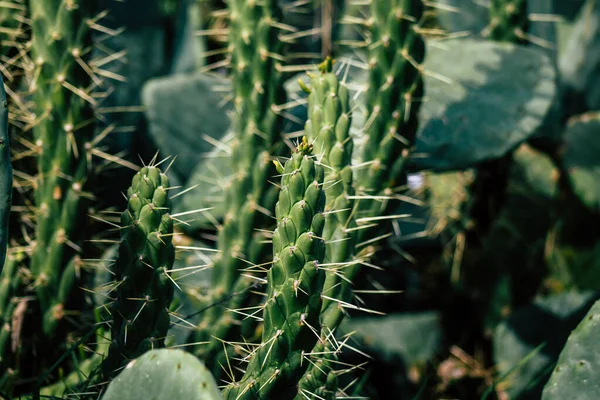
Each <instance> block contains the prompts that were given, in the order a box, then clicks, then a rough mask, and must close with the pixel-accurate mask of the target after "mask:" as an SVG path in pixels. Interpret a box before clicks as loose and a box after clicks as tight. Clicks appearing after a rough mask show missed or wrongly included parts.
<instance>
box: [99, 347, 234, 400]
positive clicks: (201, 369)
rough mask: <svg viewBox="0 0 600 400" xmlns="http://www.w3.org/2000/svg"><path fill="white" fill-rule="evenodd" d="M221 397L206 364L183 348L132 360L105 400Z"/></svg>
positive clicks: (151, 352) (108, 389) (117, 378)
mask: <svg viewBox="0 0 600 400" xmlns="http://www.w3.org/2000/svg"><path fill="white" fill-rule="evenodd" d="M137 399H171V400H184V399H185V400H220V399H223V397H222V396H221V393H220V392H219V389H218V388H217V384H216V383H215V379H214V378H213V377H212V375H211V373H210V371H209V370H208V369H207V368H206V367H205V366H204V364H203V363H202V362H201V361H200V360H198V359H196V358H195V357H194V356H193V355H191V354H189V353H186V352H184V351H183V350H173V349H158V350H152V351H148V352H146V353H145V354H143V355H142V356H140V357H139V358H136V359H135V360H132V361H131V362H130V363H129V364H128V365H127V366H126V367H125V369H124V370H123V371H121V373H119V375H117V376H116V377H115V379H114V380H113V381H112V382H111V383H110V385H108V388H107V389H106V393H105V394H104V396H103V397H102V400H137Z"/></svg>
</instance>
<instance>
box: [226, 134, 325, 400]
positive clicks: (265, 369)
mask: <svg viewBox="0 0 600 400" xmlns="http://www.w3.org/2000/svg"><path fill="white" fill-rule="evenodd" d="M311 151H312V145H310V144H309V143H308V141H307V140H306V138H304V140H303V141H302V143H301V144H300V145H299V146H298V148H297V151H296V152H295V153H294V154H293V155H292V157H291V159H290V160H288V161H287V162H286V163H285V166H284V172H283V174H281V175H282V178H281V191H280V194H279V201H278V202H277V205H276V207H275V213H276V217H277V228H276V230H275V232H274V233H273V265H272V267H271V269H270V270H269V272H268V275H267V281H268V292H267V302H266V304H265V306H264V314H263V319H264V330H263V334H262V343H261V345H260V346H258V347H257V348H256V349H255V350H254V351H253V352H252V353H251V354H250V355H249V356H248V358H249V364H248V366H247V369H246V373H245V375H244V376H243V377H242V379H241V380H240V381H239V382H235V383H233V384H231V385H229V386H227V387H226V388H225V389H224V395H225V398H227V399H264V398H275V397H276V398H278V399H289V398H294V396H295V395H296V392H297V389H296V384H297V382H298V381H299V379H300V377H301V376H302V374H303V373H304V371H305V370H306V368H307V362H306V361H305V360H304V357H305V356H304V353H305V352H309V351H310V350H311V349H312V348H313V346H314V345H315V344H316V341H317V332H318V329H319V312H320V309H321V292H322V289H323V282H324V278H325V276H324V273H325V271H324V270H322V269H321V268H320V267H319V264H321V263H322V261H323V257H324V252H325V242H324V240H323V239H322V237H321V235H322V232H323V226H324V223H325V218H324V216H323V209H324V206H325V193H324V191H323V188H322V185H323V175H324V172H323V167H321V166H320V165H319V164H318V163H317V162H315V160H314V159H313V157H312V156H311V155H310V154H311Z"/></svg>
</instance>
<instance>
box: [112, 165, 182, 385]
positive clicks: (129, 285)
mask: <svg viewBox="0 0 600 400" xmlns="http://www.w3.org/2000/svg"><path fill="white" fill-rule="evenodd" d="M168 189H169V179H168V178H167V176H166V175H165V174H163V173H162V172H161V171H160V169H159V168H158V167H153V166H150V167H144V168H142V169H141V170H140V172H138V173H137V174H136V175H135V176H134V177H133V180H132V183H131V187H130V188H129V190H128V191H127V198H128V205H127V210H125V211H124V212H123V213H122V214H121V226H122V229H121V243H120V245H119V255H118V257H117V261H116V266H115V268H116V274H117V279H120V280H121V282H120V284H119V286H118V289H117V299H116V301H115V302H114V303H113V305H112V307H111V311H110V312H111V315H112V328H111V333H112V335H111V338H112V342H111V345H110V349H109V354H108V357H107V358H106V360H105V361H104V363H103V370H104V374H105V375H106V376H107V377H110V376H112V375H113V374H114V372H115V370H117V369H118V368H119V367H120V366H121V365H122V364H123V363H124V362H126V361H127V360H130V359H133V358H135V357H137V356H139V355H141V354H142V353H144V352H145V351H147V350H150V349H152V348H155V347H162V346H163V345H164V338H165V336H166V335H167V331H168V329H169V323H170V317H169V312H168V307H169V305H170V304H171V301H172V299H173V290H174V288H173V286H174V285H173V282H172V281H171V278H170V277H169V276H168V275H167V273H168V272H167V271H168V270H170V269H171V267H172V266H173V262H174V260H175V248H174V246H173V243H172V236H173V219H172V217H171V215H170V214H169V210H170V206H171V205H170V200H169V198H168V195H167V191H168Z"/></svg>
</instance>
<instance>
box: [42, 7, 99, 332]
mask: <svg viewBox="0 0 600 400" xmlns="http://www.w3.org/2000/svg"><path fill="white" fill-rule="evenodd" d="M94 11H95V1H90V0H49V1H48V0H32V1H30V12H31V21H32V22H31V23H32V36H33V39H32V46H31V50H32V59H33V61H34V64H35V66H34V71H33V76H34V80H33V82H32V86H31V90H32V91H33V97H34V100H35V125H34V127H33V134H34V139H35V145H36V147H37V149H38V151H39V153H38V177H37V180H36V186H35V203H36V207H37V225H36V232H35V234H36V242H35V246H34V248H33V254H32V259H31V264H30V269H31V273H32V274H33V276H34V277H35V279H36V292H37V295H38V299H39V302H40V307H41V310H42V312H43V313H44V314H45V315H44V320H45V321H46V323H44V326H43V328H44V332H45V333H46V334H52V332H53V331H54V329H55V327H56V325H57V324H56V322H57V321H58V320H61V319H62V317H63V316H64V313H63V312H62V311H63V309H64V304H63V303H62V302H61V301H60V299H58V298H57V294H58V291H59V288H61V289H60V290H65V291H67V292H68V291H70V290H71V288H72V284H73V276H72V275H71V274H69V273H67V274H64V273H63V272H64V271H65V268H66V265H68V264H70V263H69V260H71V259H72V257H73V253H74V251H73V248H77V246H78V242H79V241H80V240H79V239H78V238H77V235H75V232H77V231H78V230H79V229H80V228H81V221H82V220H84V219H85V218H84V216H85V210H86V209H85V200H86V197H88V195H86V193H85V188H86V187H87V185H88V183H89V181H90V178H91V172H92V171H91V165H90V157H91V154H90V152H89V142H90V141H91V139H92V136H93V133H94V105H95V103H96V101H95V100H94V98H93V97H92V95H91V94H90V91H91V89H90V88H91V87H93V84H92V77H91V76H90V73H89V72H88V71H87V70H86V69H85V68H83V67H82V65H85V63H86V59H87V56H88V55H89V53H90V48H91V44H92V42H91V28H90V20H91V18H92V16H93V12H94ZM71 265H72V264H71ZM76 267H77V266H75V268H76ZM67 272H69V271H67Z"/></svg>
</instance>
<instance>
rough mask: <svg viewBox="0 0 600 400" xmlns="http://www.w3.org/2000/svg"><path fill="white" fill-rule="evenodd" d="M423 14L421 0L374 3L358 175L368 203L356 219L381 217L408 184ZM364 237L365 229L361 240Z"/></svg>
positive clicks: (422, 49)
mask: <svg viewBox="0 0 600 400" xmlns="http://www.w3.org/2000/svg"><path fill="white" fill-rule="evenodd" d="M423 10H424V5H423V2H422V0H391V1H372V2H371V20H370V21H369V23H368V25H369V28H370V33H371V41H370V48H369V50H370V51H369V88H368V91H367V99H366V101H367V110H368V119H367V121H366V123H365V127H364V131H365V135H366V144H365V152H364V156H363V158H364V163H365V164H366V165H365V167H364V168H363V169H362V170H359V171H358V172H359V173H358V174H357V175H358V177H357V183H358V187H357V193H359V195H361V196H364V197H365V199H361V201H360V202H359V212H360V215H357V217H359V216H360V217H370V216H374V215H380V214H382V212H383V211H385V204H387V200H388V199H393V198H394V196H395V192H396V191H398V190H402V189H404V188H403V186H404V185H405V184H406V179H407V178H406V172H405V166H406V163H407V161H408V158H409V155H410V150H411V147H412V146H413V144H414V141H415V136H416V132H417V127H418V118H417V114H418V111H419V108H420V102H421V99H422V97H423V95H424V89H423V77H422V73H423V67H422V63H423V60H424V58H425V42H424V40H423V37H422V36H421V34H420V33H419V26H418V23H419V22H420V20H421V18H422V16H423ZM381 199H384V201H382V200H381ZM366 232H369V230H365V229H362V230H361V231H360V235H359V237H361V238H363V237H365V236H367V235H366Z"/></svg>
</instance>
